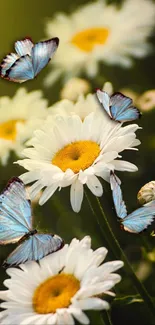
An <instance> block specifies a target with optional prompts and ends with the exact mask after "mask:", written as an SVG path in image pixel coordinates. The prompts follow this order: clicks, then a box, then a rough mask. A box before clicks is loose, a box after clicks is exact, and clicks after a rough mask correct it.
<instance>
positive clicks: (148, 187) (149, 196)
mask: <svg viewBox="0 0 155 325" xmlns="http://www.w3.org/2000/svg"><path fill="white" fill-rule="evenodd" d="M137 199H138V201H139V203H140V204H145V203H148V202H150V201H153V200H155V181H151V182H149V183H147V184H145V185H144V186H143V187H142V188H141V189H140V190H139V192H138V194H137Z"/></svg>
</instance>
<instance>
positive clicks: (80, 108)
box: [48, 82, 113, 120]
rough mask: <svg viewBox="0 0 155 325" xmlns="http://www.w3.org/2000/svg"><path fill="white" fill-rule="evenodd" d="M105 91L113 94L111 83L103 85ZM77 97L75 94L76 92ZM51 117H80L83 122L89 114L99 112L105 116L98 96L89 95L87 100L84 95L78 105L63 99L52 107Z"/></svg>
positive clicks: (79, 97)
mask: <svg viewBox="0 0 155 325" xmlns="http://www.w3.org/2000/svg"><path fill="white" fill-rule="evenodd" d="M103 90H104V91H106V92H107V93H108V94H109V95H111V94H112V92H113V86H112V84H111V83H110V82H105V83H104V85H103ZM74 95H75V92H74ZM48 112H49V114H50V115H57V114H60V115H63V116H64V115H65V116H67V115H73V114H76V115H79V116H80V118H81V119H82V120H83V119H84V118H85V117H86V116H87V115H88V114H90V113H92V112H97V113H98V114H103V110H102V109H101V105H100V104H99V101H98V99H97V97H96V94H88V95H87V96H86V98H85V97H84V95H83V94H81V95H79V96H78V98H77V101H76V103H73V102H72V100H69V99H62V100H60V101H58V102H57V103H55V104H54V105H52V106H51V107H50V108H49V110H48Z"/></svg>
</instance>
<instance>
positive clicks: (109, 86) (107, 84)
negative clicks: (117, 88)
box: [102, 81, 113, 96]
mask: <svg viewBox="0 0 155 325" xmlns="http://www.w3.org/2000/svg"><path fill="white" fill-rule="evenodd" d="M102 90H103V91H106V93H108V94H109V96H110V95H112V93H113V85H112V83H111V82H110V81H106V82H105V83H104V85H103V88H102Z"/></svg>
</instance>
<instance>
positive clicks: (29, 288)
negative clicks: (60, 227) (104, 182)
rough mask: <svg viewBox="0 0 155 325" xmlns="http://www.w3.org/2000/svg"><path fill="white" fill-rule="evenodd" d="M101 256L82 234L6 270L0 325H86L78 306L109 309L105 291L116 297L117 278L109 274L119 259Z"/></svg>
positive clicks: (0, 295) (0, 294)
mask: <svg viewBox="0 0 155 325" xmlns="http://www.w3.org/2000/svg"><path fill="white" fill-rule="evenodd" d="M106 255H107V249H106V248H105V247H101V248H99V249H97V250H96V251H93V250H92V249H91V238H90V237H89V236H86V237H84V238H83V239H82V240H81V241H79V240H77V239H75V238H74V239H73V240H72V242H71V244H70V245H65V246H64V248H62V249H61V250H60V251H58V252H56V253H53V254H51V255H49V256H47V257H45V258H43V259H42V260H40V261H39V263H37V262H34V261H31V262H28V263H26V264H23V265H20V269H16V268H10V269H7V271H6V272H7V274H8V275H9V276H10V277H11V279H7V280H5V281H4V285H5V286H6V287H7V288H8V290H6V291H0V298H1V299H2V300H5V302H3V303H2V304H1V307H2V308H4V309H5V310H4V311H2V312H0V323H1V325H6V324H9V325H14V324H20V325H30V324H33V325H34V324H36V325H39V324H41V325H47V324H48V325H55V324H56V325H62V324H63V325H74V324H75V321H74V319H77V320H78V321H79V322H80V323H81V324H89V318H88V317H87V315H86V314H85V313H84V312H83V310H90V309H94V310H104V309H109V304H108V302H107V301H106V300H105V295H107V294H109V295H112V296H115V294H114V293H113V292H111V291H110V290H111V289H112V287H113V286H114V285H115V284H116V283H118V282H119V281H120V280H121V277H120V275H118V274H117V273H114V272H115V271H117V270H118V269H119V268H121V267H122V266H123V262H122V261H112V262H106V263H104V264H102V265H101V263H102V262H103V261H104V259H105V257H106ZM32 274H34V276H32ZM101 297H102V298H101Z"/></svg>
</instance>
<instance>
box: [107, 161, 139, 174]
mask: <svg viewBox="0 0 155 325" xmlns="http://www.w3.org/2000/svg"><path fill="white" fill-rule="evenodd" d="M112 164H113V166H114V168H115V169H116V170H120V171H128V172H136V171H137V170H138V168H137V166H136V165H134V164H131V163H130V162H128V161H124V160H114V161H113V162H112Z"/></svg>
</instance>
